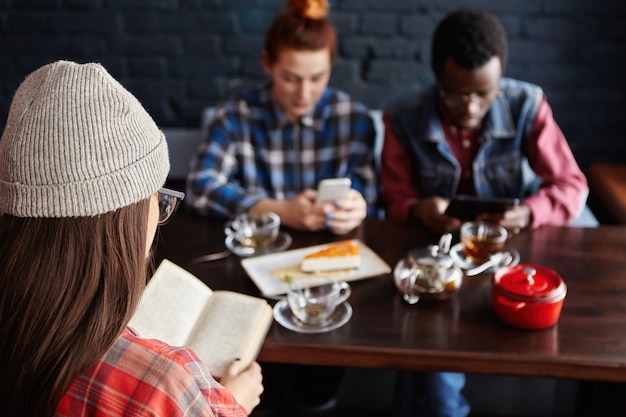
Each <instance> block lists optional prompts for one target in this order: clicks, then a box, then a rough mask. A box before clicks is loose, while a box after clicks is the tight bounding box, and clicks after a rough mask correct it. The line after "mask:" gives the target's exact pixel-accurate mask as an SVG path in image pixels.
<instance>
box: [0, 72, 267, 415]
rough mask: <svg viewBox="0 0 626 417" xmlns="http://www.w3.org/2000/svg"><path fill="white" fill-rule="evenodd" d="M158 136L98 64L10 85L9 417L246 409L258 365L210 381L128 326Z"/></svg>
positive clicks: (4, 222) (159, 154)
mask: <svg viewBox="0 0 626 417" xmlns="http://www.w3.org/2000/svg"><path fill="white" fill-rule="evenodd" d="M168 171H169V161H168V151H167V144H166V142H165V137H164V135H163V133H162V132H161V131H160V130H159V129H158V127H157V126H156V124H155V123H154V121H153V120H152V118H151V117H150V116H149V115H148V113H147V112H146V111H145V109H144V108H143V107H142V106H141V104H140V103H139V102H138V101H137V99H136V98H135V97H134V96H133V95H132V94H131V93H129V92H128V91H127V90H126V89H124V87H122V85H121V84H119V83H118V82H117V81H116V80H115V79H113V78H112V77H111V76H110V75H109V74H108V73H107V72H106V70H105V69H104V68H103V67H102V66H100V65H98V64H84V65H80V64H76V63H72V62H67V61H58V62H55V63H52V64H49V65H46V66H43V67H41V68H40V69H38V70H37V71H35V72H33V73H32V74H30V75H29V76H28V77H27V78H26V80H25V81H24V82H23V83H22V84H21V85H20V87H19V88H18V90H17V91H16V93H15V97H14V99H13V102H12V104H11V109H10V111H9V117H8V120H7V124H6V128H5V131H4V133H3V135H2V140H0V260H1V261H0V262H1V264H2V266H1V267H0V357H1V358H2V360H1V361H0V410H2V412H3V413H5V414H6V415H13V416H29V415H36V416H52V415H56V416H70V415H80V416H92V415H107V416H129V415H130V416H143V415H168V416H183V415H185V416H196V415H197V416H245V415H247V413H249V412H250V411H252V409H253V408H254V407H255V406H256V405H257V404H258V402H259V396H260V394H261V392H262V390H263V386H262V383H261V370H260V367H259V365H258V364H257V363H253V364H252V365H251V366H250V367H249V368H247V369H241V366H240V364H239V363H238V362H233V364H232V365H231V367H230V368H229V370H228V372H227V375H226V376H225V377H224V378H222V380H221V381H220V382H219V383H218V382H217V381H216V380H215V379H213V378H212V377H211V376H210V375H209V372H208V370H207V369H206V367H205V366H204V364H203V363H202V362H201V361H200V360H199V359H198V358H197V356H196V355H195V353H194V352H193V351H192V350H190V349H187V348H175V347H171V346H168V345H166V344H165V343H163V342H159V341H156V340H148V339H142V338H141V337H139V336H138V335H136V334H135V333H134V331H133V330H132V329H131V328H129V327H127V324H128V321H129V320H130V317H131V316H132V314H133V313H134V311H135V308H136V307H137V304H138V302H139V298H140V296H141V293H142V291H143V289H144V287H145V284H146V277H147V272H148V271H147V263H146V257H147V254H148V253H149V251H150V247H151V245H152V241H153V238H154V235H155V233H156V229H157V225H159V224H163V223H164V222H165V221H166V220H167V219H168V218H169V217H170V216H171V214H172V213H173V211H174V209H175V207H176V203H177V198H178V197H181V195H180V194H177V193H175V192H171V191H170V190H166V189H162V188H160V187H161V186H162V184H163V183H164V182H165V179H166V176H167V173H168Z"/></svg>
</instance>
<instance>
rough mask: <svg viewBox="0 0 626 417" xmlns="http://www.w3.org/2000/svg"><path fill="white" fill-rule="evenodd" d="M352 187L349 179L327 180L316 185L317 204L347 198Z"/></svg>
mask: <svg viewBox="0 0 626 417" xmlns="http://www.w3.org/2000/svg"><path fill="white" fill-rule="evenodd" d="M350 187H352V180H350V178H328V179H325V180H321V181H320V182H319V184H318V185H317V200H316V203H317V204H322V203H327V202H329V201H337V200H342V199H344V198H346V197H347V196H348V191H350Z"/></svg>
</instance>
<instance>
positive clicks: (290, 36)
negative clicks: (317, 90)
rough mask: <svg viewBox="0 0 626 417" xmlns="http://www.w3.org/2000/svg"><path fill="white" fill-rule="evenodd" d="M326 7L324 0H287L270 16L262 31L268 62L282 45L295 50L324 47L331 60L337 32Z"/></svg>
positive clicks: (333, 54)
mask: <svg viewBox="0 0 626 417" xmlns="http://www.w3.org/2000/svg"><path fill="white" fill-rule="evenodd" d="M328 8H329V6H328V1H327V0H288V2H287V10H286V11H285V12H284V13H282V14H281V15H279V16H278V17H277V18H276V19H274V21H273V22H272V25H271V26H270V27H269V29H268V30H267V33H266V35H265V52H266V54H267V57H268V60H269V62H270V63H275V62H276V61H277V60H278V55H279V54H280V51H281V50H282V49H284V48H287V49H294V50H298V51H319V50H320V49H324V48H328V49H329V51H330V59H331V62H333V61H334V59H335V55H336V52H337V32H336V30H335V27H334V26H333V25H332V24H331V23H330V21H329V20H328V19H327V18H326V16H327V14H328Z"/></svg>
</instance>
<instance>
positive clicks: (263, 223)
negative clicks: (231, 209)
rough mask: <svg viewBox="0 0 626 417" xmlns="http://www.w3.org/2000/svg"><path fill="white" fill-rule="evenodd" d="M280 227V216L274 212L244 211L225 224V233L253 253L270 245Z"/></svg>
mask: <svg viewBox="0 0 626 417" xmlns="http://www.w3.org/2000/svg"><path fill="white" fill-rule="evenodd" d="M279 229H280V217H279V216H278V215H277V214H276V213H272V212H266V213H262V214H260V215H259V216H251V215H250V214H248V213H242V214H239V215H238V216H237V217H235V218H234V219H233V220H231V221H229V222H226V224H225V225H224V233H226V235H227V236H228V237H230V238H232V239H233V240H234V241H236V242H237V243H238V244H239V245H240V246H241V247H243V248H245V249H246V250H248V251H250V252H251V253H254V252H255V251H258V250H262V249H266V248H268V247H270V246H271V245H272V244H273V243H274V242H275V241H276V239H277V238H278V231H279Z"/></svg>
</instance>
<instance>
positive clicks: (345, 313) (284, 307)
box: [274, 299, 352, 333]
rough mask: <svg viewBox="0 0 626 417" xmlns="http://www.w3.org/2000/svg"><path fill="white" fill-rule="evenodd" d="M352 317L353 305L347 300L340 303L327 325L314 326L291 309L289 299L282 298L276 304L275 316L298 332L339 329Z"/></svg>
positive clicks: (284, 325)
mask: <svg viewBox="0 0 626 417" xmlns="http://www.w3.org/2000/svg"><path fill="white" fill-rule="evenodd" d="M350 317H352V306H351V305H350V304H348V302H347V301H344V302H343V303H341V304H339V305H338V306H337V308H336V309H335V311H334V312H333V314H332V315H331V316H330V317H329V319H328V320H329V323H328V324H327V325H326V326H312V325H310V324H306V323H303V322H301V321H300V320H298V319H297V318H296V316H294V315H293V313H292V312H291V310H290V309H289V304H287V300H285V299H282V300H280V301H279V302H277V303H276V305H275V306H274V318H275V319H276V321H277V322H278V323H280V324H281V326H283V327H285V328H287V329H289V330H293V331H294V332H298V333H325V332H330V331H331V330H335V329H338V328H339V327H341V326H343V325H344V324H346V323H347V322H348V320H350Z"/></svg>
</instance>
